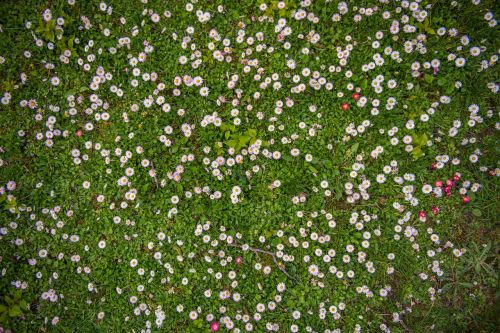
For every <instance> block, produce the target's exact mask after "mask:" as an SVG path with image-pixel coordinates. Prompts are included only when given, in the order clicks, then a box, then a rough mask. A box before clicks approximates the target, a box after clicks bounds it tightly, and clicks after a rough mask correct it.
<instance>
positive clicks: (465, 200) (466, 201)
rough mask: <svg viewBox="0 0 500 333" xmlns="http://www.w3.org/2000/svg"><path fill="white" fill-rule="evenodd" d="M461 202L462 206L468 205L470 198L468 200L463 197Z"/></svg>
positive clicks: (466, 197)
mask: <svg viewBox="0 0 500 333" xmlns="http://www.w3.org/2000/svg"><path fill="white" fill-rule="evenodd" d="M462 202H463V203H464V204H468V203H469V202H470V198H469V197H468V196H464V197H463V198H462Z"/></svg>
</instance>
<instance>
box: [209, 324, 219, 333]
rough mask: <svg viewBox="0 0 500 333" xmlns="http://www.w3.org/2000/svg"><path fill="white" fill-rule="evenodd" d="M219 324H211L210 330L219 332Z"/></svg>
mask: <svg viewBox="0 0 500 333" xmlns="http://www.w3.org/2000/svg"><path fill="white" fill-rule="evenodd" d="M219 327H220V325H219V323H218V322H216V321H213V322H212V323H211V324H210V329H211V330H212V332H217V331H218V330H219Z"/></svg>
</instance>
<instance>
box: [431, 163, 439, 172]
mask: <svg viewBox="0 0 500 333" xmlns="http://www.w3.org/2000/svg"><path fill="white" fill-rule="evenodd" d="M437 167H438V164H437V162H434V163H432V164H431V169H432V170H436V169H437Z"/></svg>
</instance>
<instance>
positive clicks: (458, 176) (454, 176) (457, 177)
mask: <svg viewBox="0 0 500 333" xmlns="http://www.w3.org/2000/svg"><path fill="white" fill-rule="evenodd" d="M453 180H454V181H456V182H458V181H459V180H460V175H458V174H454V175H453Z"/></svg>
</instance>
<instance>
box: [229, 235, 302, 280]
mask: <svg viewBox="0 0 500 333" xmlns="http://www.w3.org/2000/svg"><path fill="white" fill-rule="evenodd" d="M228 245H229V246H232V247H238V248H240V249H243V246H242V245H238V244H228ZM248 250H250V251H252V252H256V253H258V252H260V253H264V254H267V255H270V256H271V257H272V258H273V261H274V264H275V265H276V266H277V267H278V269H279V270H280V271H281V272H283V274H285V275H286V276H287V277H289V278H290V279H292V280H294V281H295V282H298V281H299V279H298V278H296V277H294V276H291V275H290V274H288V272H287V271H286V270H285V269H284V268H282V267H281V266H280V265H279V263H278V260H277V259H276V255H275V254H274V253H272V252H270V251H266V250H262V249H259V248H255V247H250V246H249V247H248Z"/></svg>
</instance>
